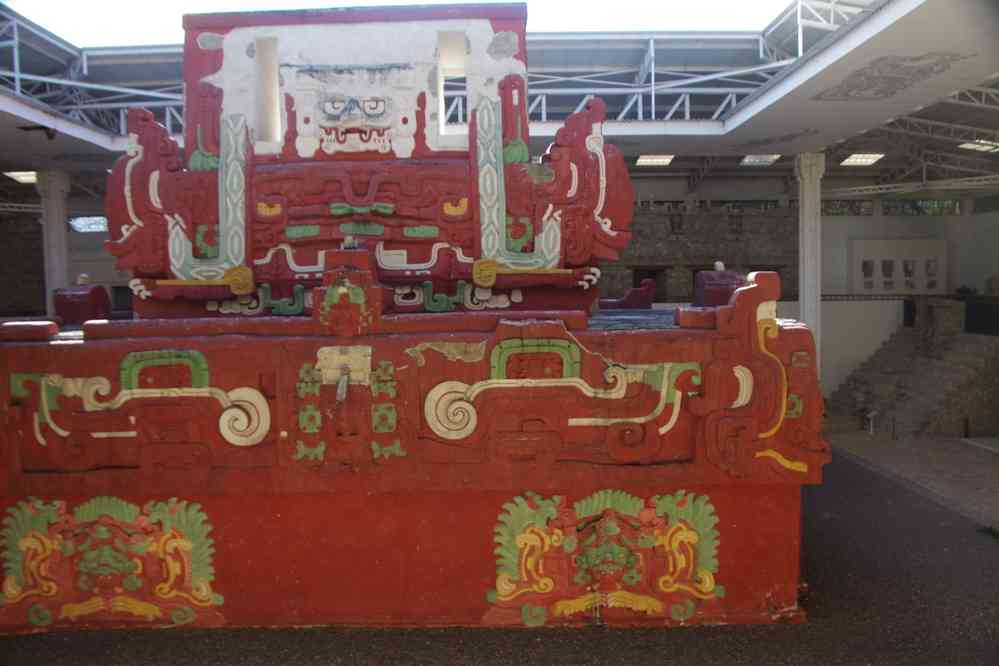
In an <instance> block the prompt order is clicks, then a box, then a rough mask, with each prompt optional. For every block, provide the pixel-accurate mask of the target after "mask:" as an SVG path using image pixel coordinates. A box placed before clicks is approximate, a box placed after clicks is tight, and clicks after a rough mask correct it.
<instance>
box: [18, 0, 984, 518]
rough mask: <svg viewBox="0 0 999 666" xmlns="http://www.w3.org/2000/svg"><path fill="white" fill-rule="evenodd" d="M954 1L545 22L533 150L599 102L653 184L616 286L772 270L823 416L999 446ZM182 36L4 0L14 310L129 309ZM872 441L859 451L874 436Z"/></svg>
mask: <svg viewBox="0 0 999 666" xmlns="http://www.w3.org/2000/svg"><path fill="white" fill-rule="evenodd" d="M957 4H959V5H960V7H961V11H955V10H954V5H955V3H954V2H953V1H952V0H795V1H793V2H791V3H790V4H789V5H788V7H787V8H786V9H785V10H784V11H782V12H781V13H780V14H779V15H777V16H775V17H774V19H773V21H772V22H771V23H770V25H769V26H767V27H766V28H765V29H764V30H762V31H741V32H734V31H719V32H708V31H705V32H670V31H651V32H627V33H615V32H605V33H534V32H528V33H527V38H526V50H527V62H528V66H527V83H528V89H527V100H526V104H527V117H528V119H529V123H530V136H531V141H530V144H531V145H530V146H529V149H530V153H531V155H533V156H535V158H538V156H540V155H542V154H543V153H544V152H545V150H546V148H547V147H548V145H549V144H550V143H551V142H552V141H553V140H555V135H556V132H557V130H558V128H559V127H561V126H562V123H563V122H564V121H565V120H566V118H567V117H569V116H570V114H573V113H575V112H579V111H581V110H583V109H584V108H585V107H586V105H587V104H588V102H589V101H590V100H591V99H593V98H595V97H596V98H601V99H602V100H604V102H605V103H606V106H607V122H606V123H605V125H604V130H603V133H604V136H605V137H606V140H607V142H608V143H611V144H613V145H616V146H617V147H618V148H619V149H620V150H621V152H622V153H623V155H624V159H625V163H626V165H627V168H628V173H629V175H630V178H631V180H632V183H633V184H634V188H635V206H634V223H633V227H632V232H633V240H632V242H631V244H630V245H629V246H628V247H627V248H626V249H625V250H624V252H623V253H622V254H621V256H620V258H619V259H617V260H614V261H606V262H604V263H602V264H600V266H599V269H600V273H601V275H600V279H599V283H598V287H599V290H600V294H601V296H602V297H604V298H606V299H610V300H613V299H620V298H623V297H625V296H626V295H627V294H628V293H630V291H629V290H633V289H639V288H642V286H643V285H645V287H644V289H645V293H646V294H650V297H649V298H648V300H649V302H650V303H651V307H652V308H653V309H664V308H670V307H673V306H675V305H676V304H681V303H686V302H689V301H691V299H692V298H693V296H694V291H695V284H696V277H697V275H698V274H699V273H700V272H702V271H710V270H712V269H713V268H714V267H715V262H717V261H720V262H723V263H724V264H725V267H726V269H727V270H728V271H733V272H736V273H738V274H747V273H750V272H753V271H775V272H776V273H778V274H779V275H780V278H781V284H782V294H781V298H780V301H779V303H778V305H777V313H778V316H780V317H783V318H791V319H800V320H802V321H804V322H805V323H806V324H807V325H808V326H809V328H810V329H811V330H812V331H813V333H814V335H815V338H816V342H817V346H818V349H819V362H820V367H821V374H820V381H821V390H822V393H823V394H824V397H825V401H826V405H825V410H826V428H827V432H829V433H835V432H845V433H849V434H851V436H852V435H856V434H857V433H861V434H866V435H867V436H869V437H871V438H876V437H882V438H887V439H889V440H891V441H899V440H903V439H906V438H911V437H912V436H925V437H930V438H932V437H943V438H951V439H957V440H961V441H967V442H976V444H975V446H978V447H985V448H988V447H991V448H992V450H993V451H995V452H997V453H999V447H997V445H996V443H995V442H996V440H995V437H996V436H997V435H999V409H997V408H996V407H997V405H999V262H997V257H999V254H997V252H996V249H995V248H996V247H999V40H996V38H995V36H996V28H997V25H999V15H997V11H999V10H997V9H996V7H995V5H994V3H992V2H986V1H984V0H982V1H980V2H973V1H966V2H965V1H962V2H960V3H957ZM943 25H946V26H947V27H946V29H941V26H943ZM441 48H442V53H443V51H444V50H446V49H445V48H444V46H442V47H441ZM183 51H184V48H183V46H182V45H180V44H176V45H155V46H141V47H133V46H122V47H116V46H104V47H95V48H81V47H78V46H76V45H74V44H72V43H70V42H68V41H67V40H65V39H63V38H62V37H60V36H59V35H57V34H54V33H53V32H50V31H49V30H47V29H46V27H45V26H43V25H38V24H36V23H33V22H32V21H30V20H28V19H27V18H25V17H24V16H21V15H19V14H18V13H16V12H14V11H13V10H12V9H10V8H9V7H7V6H4V5H0V146H3V149H2V150H0V170H2V172H3V175H2V176H0V226H2V229H3V230H4V233H5V239H4V243H3V244H2V246H0V317H4V318H7V319H16V318H22V319H23V318H25V317H31V318H38V319H44V318H46V317H51V316H52V315H54V314H55V310H54V307H55V305H54V301H53V291H54V290H58V289H64V288H67V287H72V286H73V285H76V284H77V283H78V279H79V276H80V275H81V274H84V275H85V276H86V278H84V279H85V280H86V281H88V282H89V284H91V285H99V286H100V287H102V288H104V289H105V290H106V292H107V296H108V302H109V304H110V310H109V315H108V316H109V317H110V318H112V319H124V320H127V319H130V318H131V317H132V310H133V299H135V298H136V293H135V290H134V289H133V288H132V287H130V278H131V275H130V273H129V272H128V271H124V270H116V268H115V263H114V257H112V256H111V255H110V254H109V253H108V252H107V251H106V250H105V248H104V243H105V242H106V241H107V240H108V238H109V232H108V224H107V218H106V211H105V195H106V193H107V188H108V185H107V182H108V177H109V174H110V173H111V168H112V166H113V164H114V163H115V161H116V160H118V159H119V158H121V157H122V156H123V155H125V154H126V151H127V150H128V149H129V137H128V132H129V128H128V127H127V117H128V114H129V111H130V110H132V109H135V108H145V109H148V110H150V111H151V112H152V114H153V116H154V117H155V119H156V121H157V122H159V123H160V124H162V125H163V127H165V128H166V131H167V133H168V134H169V135H171V136H173V137H174V138H175V139H176V140H177V141H178V142H180V143H181V144H182V143H183V141H184V137H185V124H184V123H185V115H186V112H187V111H189V110H186V109H185V87H184V84H183V78H184V77H183V72H182V68H183V57H182V56H183ZM442 57H443V56H442ZM462 67H463V64H462V61H461V59H460V58H457V59H455V61H454V62H447V63H444V64H443V65H442V68H443V69H442V72H446V73H445V74H443V75H442V81H441V86H442V88H441V90H442V95H441V96H440V100H439V103H440V108H439V110H438V112H437V115H438V116H439V120H440V123H441V132H442V134H448V135H451V136H453V137H457V140H458V142H459V143H460V140H461V139H460V137H461V135H462V134H463V133H464V134H465V135H466V137H467V133H468V127H469V120H470V118H469V106H470V102H469V101H468V100H469V91H468V90H467V88H466V79H465V72H464V71H463V69H462ZM187 136H188V137H190V136H192V134H188V135H187ZM466 145H467V139H466ZM816 191H817V192H820V193H821V195H820V198H821V203H820V205H811V204H809V205H801V204H800V202H802V201H804V196H805V195H804V194H803V193H807V192H816ZM649 281H651V282H649ZM854 439H856V438H854ZM856 441H857V442H859V443H846V444H844V445H843V446H844V450H846V449H849V450H850V451H851V452H853V453H856V454H857V455H863V450H864V448H865V445H864V441H863V440H856ZM913 441H914V440H913ZM850 442H854V440H850ZM834 443H835V442H834ZM911 446H915V445H911ZM911 446H910V447H909V448H908V449H906V450H907V451H910V452H911V451H912V450H913V449H912V448H911ZM867 448H870V447H867ZM872 455H873V454H872ZM884 455H885V456H886V457H890V455H889V454H888V453H885V454H884ZM905 457H906V453H905V451H903V452H902V453H900V454H899V457H898V459H897V460H894V461H891V460H889V461H888V463H886V464H889V465H896V467H898V468H899V469H901V468H902V467H904V465H905ZM910 457H911V455H910ZM993 457H994V456H993ZM992 518H994V516H992Z"/></svg>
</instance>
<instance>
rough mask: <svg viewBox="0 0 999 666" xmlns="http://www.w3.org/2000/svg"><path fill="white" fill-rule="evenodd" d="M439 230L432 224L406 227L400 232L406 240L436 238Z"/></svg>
mask: <svg viewBox="0 0 999 666" xmlns="http://www.w3.org/2000/svg"><path fill="white" fill-rule="evenodd" d="M440 231H441V230H440V228H439V227H436V226H434V225H432V224H421V225H417V226H415V227H406V228H404V229H403V230H402V235H403V236H405V237H407V238H437V236H438V235H439V234H440Z"/></svg>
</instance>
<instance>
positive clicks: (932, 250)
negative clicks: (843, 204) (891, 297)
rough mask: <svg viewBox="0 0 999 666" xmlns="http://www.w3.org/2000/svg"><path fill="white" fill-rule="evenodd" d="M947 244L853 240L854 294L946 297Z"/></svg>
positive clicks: (915, 241) (898, 240)
mask: <svg viewBox="0 0 999 666" xmlns="http://www.w3.org/2000/svg"><path fill="white" fill-rule="evenodd" d="M946 292H947V241H944V240H925V239H894V240H851V241H850V293H851V294H944V293H946Z"/></svg>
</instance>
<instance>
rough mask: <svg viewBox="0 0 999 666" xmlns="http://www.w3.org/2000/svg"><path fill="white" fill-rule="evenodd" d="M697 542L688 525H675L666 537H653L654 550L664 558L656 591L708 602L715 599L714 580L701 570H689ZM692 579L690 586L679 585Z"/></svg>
mask: <svg viewBox="0 0 999 666" xmlns="http://www.w3.org/2000/svg"><path fill="white" fill-rule="evenodd" d="M698 541H700V535H699V534H698V533H697V532H696V531H695V530H693V529H691V528H690V527H688V526H687V524H686V523H677V524H676V525H673V526H672V527H670V528H669V530H668V531H667V532H666V534H660V533H658V530H657V534H656V547H657V548H662V549H663V551H665V555H666V574H665V575H663V576H660V578H659V580H658V586H659V589H660V590H662V591H663V592H687V593H688V594H692V595H694V596H695V597H697V598H698V599H711V598H712V597H714V596H715V577H714V575H713V574H712V573H711V572H710V571H708V570H707V569H704V568H698V569H697V570H696V571H692V569H693V567H694V564H695V555H694V546H695V545H697V542H698ZM680 580H693V585H688V584H686V583H681V582H678V581H680Z"/></svg>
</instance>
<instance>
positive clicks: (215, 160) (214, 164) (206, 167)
mask: <svg viewBox="0 0 999 666" xmlns="http://www.w3.org/2000/svg"><path fill="white" fill-rule="evenodd" d="M195 133H196V135H197V137H198V147H197V149H195V150H194V152H192V153H191V157H190V159H188V160H187V168H188V170H190V171H217V170H218V168H219V156H218V155H216V154H214V153H210V152H208V151H207V150H205V145H204V141H203V140H202V137H201V125H198V127H197V128H196V129H195Z"/></svg>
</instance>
